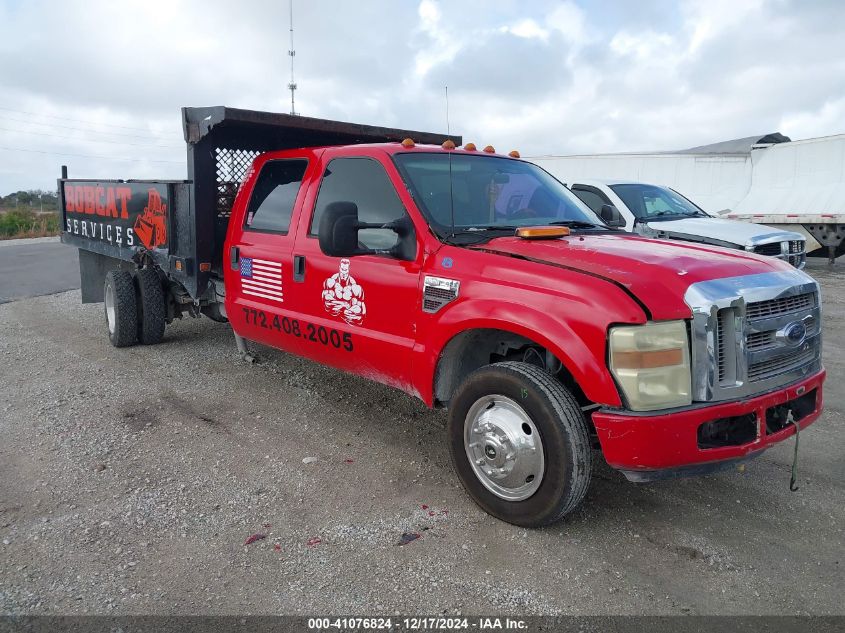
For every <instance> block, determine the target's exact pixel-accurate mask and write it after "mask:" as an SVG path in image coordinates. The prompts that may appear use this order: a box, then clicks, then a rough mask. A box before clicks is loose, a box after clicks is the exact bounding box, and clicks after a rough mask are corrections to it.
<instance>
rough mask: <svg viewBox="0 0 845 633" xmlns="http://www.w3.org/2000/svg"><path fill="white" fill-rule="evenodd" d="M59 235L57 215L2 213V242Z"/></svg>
mask: <svg viewBox="0 0 845 633" xmlns="http://www.w3.org/2000/svg"><path fill="white" fill-rule="evenodd" d="M58 234H59V216H58V214H57V213H35V212H34V211H7V212H6V213H0V240H11V239H15V238H21V237H47V236H51V235H58Z"/></svg>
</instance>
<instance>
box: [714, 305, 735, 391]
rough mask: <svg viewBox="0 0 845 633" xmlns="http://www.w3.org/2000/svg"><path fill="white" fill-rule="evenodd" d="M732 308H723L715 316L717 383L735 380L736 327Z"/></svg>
mask: <svg viewBox="0 0 845 633" xmlns="http://www.w3.org/2000/svg"><path fill="white" fill-rule="evenodd" d="M734 316H735V313H734V310H733V309H732V308H723V309H722V310H719V314H718V315H717V317H716V333H715V338H716V365H717V368H718V374H719V375H718V378H719V384H720V385H721V384H725V383H728V382H733V381H735V380H736V334H735V332H736V328H735V324H734Z"/></svg>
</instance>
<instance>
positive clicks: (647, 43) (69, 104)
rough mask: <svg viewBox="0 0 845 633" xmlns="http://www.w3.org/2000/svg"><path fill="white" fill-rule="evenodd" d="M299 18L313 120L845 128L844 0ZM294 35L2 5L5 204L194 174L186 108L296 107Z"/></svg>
mask: <svg viewBox="0 0 845 633" xmlns="http://www.w3.org/2000/svg"><path fill="white" fill-rule="evenodd" d="M294 7H295V20H296V24H295V26H296V31H295V35H296V41H295V48H296V57H295V64H296V81H297V83H298V84H299V89H298V91H297V93H296V100H297V110H298V111H299V112H300V113H302V114H306V115H309V116H318V117H325V118H333V119H340V120H349V121H356V122H361V123H369V124H375V125H389V126H397V127H407V128H411V129H431V130H434V131H444V129H445V104H444V95H443V87H444V86H445V85H447V84H448V86H449V97H450V103H449V106H450V119H451V128H452V131H453V132H456V133H462V134H463V135H464V137H465V138H466V139H467V140H474V141H475V142H477V143H480V144H485V145H486V144H487V143H492V144H493V145H495V146H496V147H497V148H499V149H503V150H505V151H507V150H508V149H511V148H518V149H520V151H522V153H523V155H526V154H548V153H558V154H565V153H576V152H578V153H582V152H583V153H594V152H609V151H634V150H650V149H677V148H683V147H689V146H693V145H700V144H704V143H708V142H715V141H719V140H725V139H728V138H734V137H741V136H748V135H751V134H756V133H765V132H770V131H775V130H779V131H781V132H783V133H785V134H788V135H790V136H793V137H794V138H802V137H807V136H818V135H825V134H834V133H841V132H845V130H843V129H842V126H843V123H842V122H843V120H845V118H843V111H845V105H843V104H845V56H843V55H842V45H841V42H842V40H843V37H845V26H843V20H842V17H843V15H842V8H841V3H840V2H838V1H834V0H828V1H819V2H799V1H798V0H747V1H739V0H684V1H683V2H680V3H665V2H658V1H657V0H645V1H642V2H637V3H619V2H611V1H609V0H591V1H590V2H572V1H565V2H561V1H552V0H542V1H540V2H532V3H525V2H519V1H518V0H500V1H498V2H495V3H491V2H488V1H486V0H465V1H462V2H460V3H455V2H448V3H447V2H442V1H438V0H419V1H415V2H410V1H408V2H395V1H393V0H368V1H366V2H357V3H350V2H341V1H340V0H314V1H311V2H303V1H301V0H295V4H294ZM288 37H289V33H288V7H287V3H286V2H278V1H273V0H254V1H253V2H248V3H243V4H242V5H239V6H238V7H234V6H233V5H232V4H231V3H230V2H226V1H225V0H206V1H201V0H184V1H182V2H165V1H164V0H146V1H141V0H127V1H125V2H121V3H114V2H107V1H106V0H88V1H85V2H83V0H69V1H67V2H62V3H55V2H47V0H33V1H28V2H20V1H19V0H0V78H2V79H0V88H2V90H0V194H2V193H8V192H9V191H12V190H16V189H22V188H45V189H47V188H52V187H53V186H54V183H55V177H56V176H57V174H58V171H59V166H60V165H61V164H68V165H70V168H71V175H73V176H77V177H124V178H128V177H135V178H155V177H160V178H183V177H184V176H185V165H184V156H185V153H184V152H185V150H184V144H183V142H182V137H181V129H180V119H179V117H180V114H179V108H180V107H181V106H183V105H216V104H225V105H231V106H236V107H244V108H251V109H264V110H272V111H281V112H285V111H287V110H288V109H289V107H290V105H289V98H290V95H289V92H288V90H287V83H288V81H289V73H290V58H289V56H288V54H287V51H288V48H289V40H288ZM2 108H5V109H2ZM3 148H14V149H11V150H10V149H3ZM22 150H27V151H22Z"/></svg>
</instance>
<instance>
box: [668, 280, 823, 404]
mask: <svg viewBox="0 0 845 633" xmlns="http://www.w3.org/2000/svg"><path fill="white" fill-rule="evenodd" d="M684 298H685V300H686V302H687V305H689V307H690V308H691V309H692V313H693V319H692V324H691V328H690V332H691V336H692V367H693V376H692V378H693V399H694V400H696V401H720V400H728V399H736V398H742V397H747V396H753V395H755V394H757V393H762V392H765V391H768V390H771V389H775V388H777V387H779V386H781V385H785V384H788V383H790V382H794V381H796V380H798V379H800V378H802V377H805V376H809V375H811V373H815V372H816V371H819V370H820V369H821V332H820V329H821V328H820V325H821V313H820V310H821V308H820V305H819V300H818V284H816V282H815V281H813V280H812V278H810V277H809V276H807V275H806V274H804V273H803V272H801V271H800V270H795V269H790V270H788V271H780V272H773V273H763V274H759V275H748V276H743V277H731V278H728V279H717V280H712V281H705V282H699V283H696V284H692V285H691V286H690V287H689V289H688V290H687V292H686V294H685V297H684ZM797 325H801V326H803V328H799V327H797ZM796 332H798V333H799V334H800V335H799V336H797V337H796V336H793V335H794V334H795V333H796Z"/></svg>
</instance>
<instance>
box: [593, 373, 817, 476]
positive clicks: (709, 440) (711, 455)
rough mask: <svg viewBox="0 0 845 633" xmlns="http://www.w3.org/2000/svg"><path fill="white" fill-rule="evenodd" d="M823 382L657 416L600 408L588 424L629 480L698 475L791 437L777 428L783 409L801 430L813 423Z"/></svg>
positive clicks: (789, 431) (787, 428)
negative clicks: (790, 413) (592, 427)
mask: <svg viewBox="0 0 845 633" xmlns="http://www.w3.org/2000/svg"><path fill="white" fill-rule="evenodd" d="M824 379H825V371H824V369H822V370H821V371H820V372H818V373H816V374H814V375H813V376H810V377H809V378H805V379H803V380H801V381H798V382H795V383H793V384H791V385H786V386H785V387H781V388H780V389H777V390H775V391H772V392H770V393H766V394H763V395H760V396H756V397H752V398H746V399H742V400H736V401H733V402H722V403H719V404H714V405H709V406H699V407H693V408H689V409H683V410H680V411H673V412H670V413H665V414H662V415H653V414H646V415H639V414H633V413H628V412H618V411H609V410H603V409H602V410H599V411H597V412H595V413H594V414H593V424H594V425H595V427H596V432H597V434H598V437H599V442H600V443H601V448H602V452H603V453H604V457H605V459H606V460H607V463H608V464H610V466H612V467H613V468H617V469H619V470H621V471H623V472H624V473H625V475H626V476H627V477H628V478H629V479H631V480H635V481H645V480H650V479H662V478H665V477H666V476H672V475H685V474H702V473H705V472H708V471H710V470H716V469H718V468H720V467H722V466H724V465H725V464H730V463H731V462H733V461H737V460H743V459H747V458H750V457H754V456H755V455H756V454H758V453H760V452H762V451H764V450H765V449H767V448H769V447H770V446H772V445H773V444H776V443H778V442H781V441H783V440H785V439H786V438H787V437H790V436H792V435H794V433H795V428H794V426H793V425H792V424H785V425H784V424H783V417H784V416H785V414H786V412H787V411H791V412H792V413H793V417H794V418H795V419H796V420H797V421H798V423H799V424H800V426H801V428H802V429H803V428H804V427H807V426H809V425H810V424H812V423H813V422H815V421H816V419H818V417H819V415H820V414H821V412H822V408H823V405H824V398H823V393H822V384H823V383H824ZM810 394H815V397H814V398H813V397H812V396H811V395H810ZM703 425H705V426H704V427H703V428H702V426H703ZM711 429H715V430H717V431H718V430H721V429H724V432H711V431H710V430H711Z"/></svg>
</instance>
